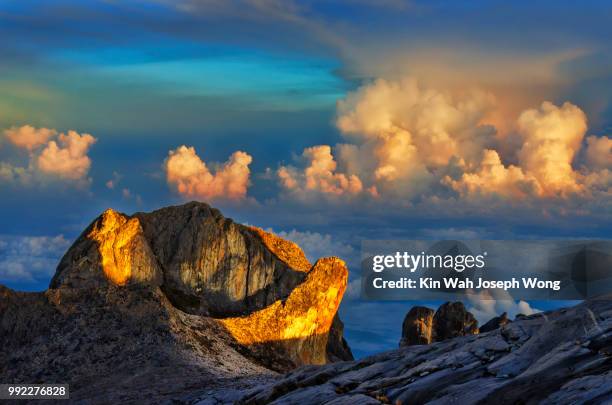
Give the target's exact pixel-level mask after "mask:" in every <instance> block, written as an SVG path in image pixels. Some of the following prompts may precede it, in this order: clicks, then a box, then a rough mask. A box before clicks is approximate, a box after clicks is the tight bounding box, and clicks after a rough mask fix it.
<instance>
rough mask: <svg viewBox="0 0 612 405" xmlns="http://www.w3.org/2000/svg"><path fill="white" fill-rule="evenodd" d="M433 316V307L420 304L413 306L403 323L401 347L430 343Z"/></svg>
mask: <svg viewBox="0 0 612 405" xmlns="http://www.w3.org/2000/svg"><path fill="white" fill-rule="evenodd" d="M433 318H434V310H433V309H431V308H427V307H420V306H415V307H412V308H411V309H410V311H409V312H408V313H407V314H406V317H405V318H404V322H403V323H402V339H401V341H400V347H402V346H412V345H428V344H430V343H431V337H432V330H433Z"/></svg>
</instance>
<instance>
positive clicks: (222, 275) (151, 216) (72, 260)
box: [50, 202, 311, 317]
mask: <svg viewBox="0 0 612 405" xmlns="http://www.w3.org/2000/svg"><path fill="white" fill-rule="evenodd" d="M310 267H311V266H310V263H309V262H308V260H307V259H306V256H305V255H304V253H303V252H302V250H301V249H300V248H299V247H298V246H297V245H296V244H294V243H293V242H289V241H285V240H283V239H282V238H280V237H278V236H275V235H273V234H271V233H269V232H265V231H263V230H260V229H255V228H251V227H247V226H243V225H240V224H237V223H235V222H234V221H232V220H231V219H229V218H225V217H224V216H223V215H222V214H221V212H219V210H217V209H214V208H211V207H210V206H209V205H208V204H205V203H199V202H190V203H187V204H184V205H180V206H172V207H167V208H162V209H159V210H156V211H153V212H151V213H136V214H134V215H132V216H128V215H126V214H122V213H119V212H116V211H114V210H112V209H109V210H106V211H105V212H104V213H103V214H102V215H100V216H99V217H98V218H97V219H96V220H94V221H93V223H92V224H91V225H90V226H89V227H88V228H87V229H86V230H85V232H83V234H82V235H81V236H80V237H79V238H78V239H77V241H76V242H75V243H74V244H73V246H72V247H71V248H70V249H69V250H68V252H67V253H66V255H65V256H64V257H63V259H62V260H61V262H60V264H59V266H58V268H57V271H56V274H55V276H54V277H53V279H52V281H51V284H50V288H60V287H71V288H78V287H91V286H96V285H103V284H108V283H111V284H114V285H120V286H121V285H126V284H132V283H138V284H146V285H154V286H158V285H159V286H161V287H162V289H163V291H164V292H165V294H166V295H167V296H168V298H169V299H170V300H171V301H172V302H173V304H175V306H177V307H178V308H180V309H182V310H184V311H186V312H189V313H194V314H208V315H213V316H217V317H225V316H235V315H241V314H246V313H250V312H252V311H254V310H258V309H262V308H264V307H266V306H268V305H271V304H272V303H274V302H275V301H276V300H279V299H284V298H286V297H287V296H288V295H289V293H290V292H291V291H292V290H293V289H294V288H295V287H296V286H297V285H299V284H300V283H302V282H303V281H304V279H305V276H306V274H305V273H306V272H307V271H308V270H309V269H310Z"/></svg>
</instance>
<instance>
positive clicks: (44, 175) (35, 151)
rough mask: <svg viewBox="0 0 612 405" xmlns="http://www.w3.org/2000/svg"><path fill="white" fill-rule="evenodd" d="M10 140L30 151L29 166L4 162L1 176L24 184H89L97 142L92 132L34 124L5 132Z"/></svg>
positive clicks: (0, 172) (20, 147) (1, 166)
mask: <svg viewBox="0 0 612 405" xmlns="http://www.w3.org/2000/svg"><path fill="white" fill-rule="evenodd" d="M4 135H5V137H6V139H7V140H8V141H9V142H10V143H11V144H12V145H14V146H15V147H16V148H18V149H23V150H26V151H27V152H28V163H27V165H26V166H22V165H16V164H14V163H11V162H0V179H2V180H4V181H8V182H11V183H19V184H22V185H32V184H45V183H47V182H48V181H54V180H60V181H64V182H66V183H71V184H75V185H84V184H87V183H89V179H88V177H87V176H88V174H89V169H90V167H91V158H90V157H89V156H88V153H89V149H90V148H91V146H92V145H93V144H94V143H95V142H96V138H94V137H93V136H91V135H90V134H79V133H77V132H76V131H72V130H71V131H68V133H67V134H64V133H59V132H58V131H57V130H55V129H49V128H34V127H32V126H30V125H24V126H22V127H12V128H10V129H7V130H5V131H4Z"/></svg>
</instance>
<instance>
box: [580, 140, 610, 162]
mask: <svg viewBox="0 0 612 405" xmlns="http://www.w3.org/2000/svg"><path fill="white" fill-rule="evenodd" d="M586 141H587V147H586V160H587V164H588V167H591V168H593V169H595V170H604V169H609V170H612V138H610V137H608V136H602V137H596V136H589V137H587V139H586Z"/></svg>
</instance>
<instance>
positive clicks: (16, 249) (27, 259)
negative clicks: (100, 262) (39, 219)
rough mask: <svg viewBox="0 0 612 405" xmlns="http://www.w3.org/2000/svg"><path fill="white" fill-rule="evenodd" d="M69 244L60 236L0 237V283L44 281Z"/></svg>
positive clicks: (52, 271)
mask: <svg viewBox="0 0 612 405" xmlns="http://www.w3.org/2000/svg"><path fill="white" fill-rule="evenodd" d="M69 245H70V242H69V241H68V240H67V239H66V238H64V236H63V235H57V236H9V235H0V283H6V282H26V283H34V282H47V281H48V280H49V279H50V277H51V276H52V275H53V273H54V272H55V268H56V266H57V263H58V262H59V259H60V258H61V256H62V255H63V254H64V252H65V251H66V249H67V248H68V246H69Z"/></svg>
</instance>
